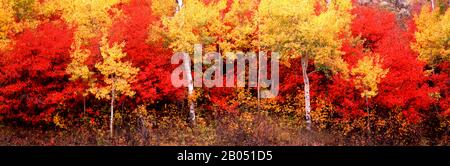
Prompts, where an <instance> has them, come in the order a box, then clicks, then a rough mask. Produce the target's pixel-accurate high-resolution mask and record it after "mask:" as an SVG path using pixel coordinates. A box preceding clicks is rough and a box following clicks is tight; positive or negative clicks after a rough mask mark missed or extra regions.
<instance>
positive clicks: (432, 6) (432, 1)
mask: <svg viewBox="0 0 450 166" xmlns="http://www.w3.org/2000/svg"><path fill="white" fill-rule="evenodd" d="M434 7H435V4H434V0H431V9H433V10H434Z"/></svg>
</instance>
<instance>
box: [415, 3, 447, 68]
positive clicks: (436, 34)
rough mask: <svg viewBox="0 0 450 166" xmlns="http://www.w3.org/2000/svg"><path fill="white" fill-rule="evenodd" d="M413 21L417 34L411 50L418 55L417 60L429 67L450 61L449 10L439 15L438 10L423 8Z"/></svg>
mask: <svg viewBox="0 0 450 166" xmlns="http://www.w3.org/2000/svg"><path fill="white" fill-rule="evenodd" d="M414 20H415V23H416V25H417V32H416V33H415V37H416V42H415V43H413V44H412V48H413V49H414V50H416V51H417V52H418V53H419V58H420V59H421V60H423V61H425V62H427V63H428V64H430V65H431V66H433V65H436V64H438V63H440V62H442V61H450V47H449V45H450V10H448V9H447V11H446V12H445V13H444V14H441V13H440V11H439V9H435V10H431V9H430V7H429V6H424V7H423V8H422V11H421V13H420V15H417V16H415V18H414Z"/></svg>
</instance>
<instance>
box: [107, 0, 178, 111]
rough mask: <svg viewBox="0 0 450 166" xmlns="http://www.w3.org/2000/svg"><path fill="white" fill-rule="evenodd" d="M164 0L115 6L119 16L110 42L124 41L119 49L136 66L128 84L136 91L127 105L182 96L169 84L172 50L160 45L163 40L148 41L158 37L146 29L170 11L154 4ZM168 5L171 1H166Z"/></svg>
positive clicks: (143, 103)
mask: <svg viewBox="0 0 450 166" xmlns="http://www.w3.org/2000/svg"><path fill="white" fill-rule="evenodd" d="M168 2H169V1H153V2H152V1H148V0H131V1H130V2H129V3H126V4H124V5H122V6H120V7H118V8H119V10H121V11H122V13H123V17H121V18H120V19H116V20H115V21H114V22H113V25H112V26H111V29H110V30H109V31H110V32H109V34H111V36H110V38H109V39H110V42H118V43H121V42H126V43H127V44H126V45H125V47H124V48H123V52H125V53H127V57H125V60H128V61H129V62H131V63H132V64H133V66H134V67H138V68H139V69H140V71H139V73H138V75H137V76H136V81H135V82H133V83H132V89H133V91H135V92H136V95H135V98H134V99H133V101H134V102H126V103H128V106H129V107H135V106H137V105H146V106H150V105H151V106H157V105H156V104H157V103H164V102H171V101H177V100H179V99H180V98H182V97H181V96H182V95H184V92H183V91H182V89H180V88H175V87H173V86H169V85H170V84H171V80H170V73H171V71H172V70H173V68H174V65H171V63H170V58H171V56H172V51H171V50H170V49H166V48H164V42H163V40H160V39H157V40H155V41H151V42H149V40H148V39H149V38H158V36H157V35H158V34H157V33H154V32H153V31H150V32H149V29H150V28H153V26H155V25H157V24H159V23H160V21H161V20H160V17H158V15H162V13H163V12H168V11H170V10H167V9H169V8H171V7H161V8H162V9H159V7H158V5H162V6H164V5H165V4H164V3H168ZM170 2H172V1H170ZM152 3H153V5H152ZM155 3H156V4H155ZM157 3H163V4H157ZM170 4H174V3H173V2H172V3H168V5H170ZM152 7H156V9H152ZM172 9H173V8H172ZM119 102H124V101H119Z"/></svg>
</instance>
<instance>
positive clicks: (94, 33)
mask: <svg viewBox="0 0 450 166" xmlns="http://www.w3.org/2000/svg"><path fill="white" fill-rule="evenodd" d="M125 2H127V0H48V1H46V2H44V3H42V4H41V7H40V14H41V15H44V16H47V17H49V16H51V15H54V14H56V13H60V14H61V17H62V19H64V20H65V21H66V22H67V23H69V24H70V25H71V26H73V27H76V31H75V34H74V43H73V45H72V55H71V57H72V62H71V63H70V64H69V66H68V68H67V70H66V71H67V73H69V74H71V76H72V77H71V79H72V80H75V79H78V78H83V79H88V78H89V77H90V75H91V73H90V72H89V69H88V67H87V65H86V64H85V62H86V60H87V59H88V57H89V56H90V52H89V51H88V50H86V49H83V48H82V46H85V45H88V44H90V43H89V41H90V39H92V38H95V37H99V34H102V33H104V32H106V31H107V30H108V29H109V28H110V27H111V25H112V22H113V20H114V19H115V18H117V17H120V16H122V15H121V12H120V11H119V10H118V9H117V8H115V7H114V5H117V4H119V3H125ZM111 13H112V14H111Z"/></svg>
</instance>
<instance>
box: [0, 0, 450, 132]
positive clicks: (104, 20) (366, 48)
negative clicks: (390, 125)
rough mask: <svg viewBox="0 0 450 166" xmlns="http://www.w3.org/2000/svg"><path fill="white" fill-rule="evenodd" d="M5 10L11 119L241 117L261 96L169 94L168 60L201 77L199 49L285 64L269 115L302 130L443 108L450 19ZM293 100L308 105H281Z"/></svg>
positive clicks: (49, 6)
mask: <svg viewBox="0 0 450 166" xmlns="http://www.w3.org/2000/svg"><path fill="white" fill-rule="evenodd" d="M17 2H21V3H17ZM177 6H178V7H177ZM0 7H1V13H2V15H0V49H1V51H2V52H1V55H2V59H1V63H0V68H1V69H2V70H1V72H2V76H0V89H1V90H0V108H1V111H0V112H2V114H3V113H4V114H3V115H5V116H3V117H6V118H11V119H26V120H24V121H26V122H28V121H33V122H47V123H50V122H51V121H52V120H51V119H52V117H54V116H55V115H56V113H57V112H64V113H59V114H57V115H58V117H64V115H68V114H78V113H80V112H83V113H82V114H83V115H80V116H85V115H86V114H89V113H90V112H94V113H92V116H94V115H95V116H97V115H98V114H100V112H101V110H105V108H110V110H109V111H108V112H109V113H113V112H115V111H119V112H120V111H124V110H126V109H128V108H129V109H130V110H132V109H135V108H137V107H139V108H149V107H153V106H155V105H164V104H170V103H172V102H173V103H177V102H179V101H183V100H186V101H188V102H189V104H187V105H188V107H189V111H190V114H191V117H192V118H191V120H192V121H195V118H194V117H196V116H197V114H196V113H197V112H196V110H203V109H210V107H204V106H202V105H204V104H206V105H211V104H209V103H211V102H213V103H215V104H212V106H211V107H214V109H216V110H217V108H220V109H223V110H238V109H245V108H246V107H245V106H243V105H245V103H244V102H241V100H242V98H249V100H250V99H251V100H255V101H258V99H259V97H260V93H261V90H265V89H264V88H267V87H263V88H262V89H260V88H261V87H257V90H255V88H253V87H244V88H242V87H241V88H228V89H225V88H224V89H220V90H217V89H205V88H198V87H199V86H197V88H196V87H195V86H194V84H195V80H193V79H194V78H191V80H192V81H191V82H190V83H188V90H186V89H183V88H176V87H174V86H172V85H171V72H172V71H173V70H174V69H175V67H176V66H174V65H172V64H171V63H170V60H171V57H172V55H173V53H176V52H186V53H188V54H189V55H191V57H188V58H186V59H191V60H192V61H193V62H194V63H191V64H188V65H186V66H185V67H183V68H184V69H185V71H186V72H187V71H189V72H190V73H191V74H186V75H192V76H193V77H195V76H196V72H197V71H198V69H196V66H195V62H198V59H199V58H198V57H197V58H196V57H192V55H194V52H195V50H194V45H195V44H201V46H202V50H201V51H200V52H201V53H200V54H201V55H205V54H206V53H208V52H217V53H219V55H220V58H223V59H226V58H230V57H232V58H231V59H233V57H234V58H236V57H237V56H238V54H245V53H248V52H255V53H257V54H258V53H261V52H267V53H268V55H269V54H270V53H271V52H280V61H281V63H280V64H282V65H281V66H280V74H281V75H280V93H281V95H280V96H278V98H275V99H273V101H272V102H273V103H276V104H278V105H276V104H275V105H276V106H273V107H270V109H268V111H275V112H282V111H286V109H285V107H281V106H280V105H282V104H285V105H292V109H295V110H300V111H298V112H302V114H303V115H302V118H303V119H307V128H312V127H313V126H312V124H313V123H318V121H316V120H315V119H318V118H317V117H318V116H317V115H315V114H318V113H320V112H321V111H322V112H323V111H329V112H337V113H336V116H335V117H333V118H335V119H333V122H336V121H337V122H336V123H339V124H340V123H341V122H342V123H344V122H343V121H344V120H342V119H345V120H347V121H345V123H346V124H349V126H352V127H353V126H356V125H353V124H352V123H350V122H349V121H351V120H353V119H358V118H361V117H367V112H369V110H370V111H371V114H376V117H377V118H380V119H377V120H380V121H382V120H386V119H383V118H386V117H393V116H388V115H385V113H386V112H389V113H392V114H395V116H397V115H398V117H405V118H404V119H413V120H411V121H416V120H417V119H420V117H421V116H420V115H422V114H423V115H425V114H426V111H427V110H430V108H433V110H438V111H437V112H439V113H442V114H444V113H443V112H448V108H449V107H448V98H449V97H448V85H447V83H446V82H448V73H447V72H448V64H447V63H448V60H449V47H448V42H449V41H448V39H449V36H450V34H449V33H450V31H449V21H450V20H449V18H450V17H449V16H450V13H449V12H448V10H446V9H445V8H443V9H435V10H430V9H429V7H428V6H425V7H423V10H422V11H421V12H420V13H417V14H416V16H415V17H413V18H408V19H410V20H406V21H405V22H407V21H410V25H406V24H404V25H403V27H401V26H399V24H400V23H399V22H398V20H396V17H395V14H393V13H392V12H389V11H386V10H385V9H381V8H378V7H364V6H359V5H358V4H356V3H353V2H352V1H350V0H337V1H321V0H277V1H273V0H245V1H244V0H184V1H183V5H181V4H177V3H176V1H170V0H169V1H166V0H152V1H149V0H126V1H125V0H123V1H122V0H101V1H93V0H47V1H31V0H17V1H14V0H1V4H0ZM17 8H23V10H20V12H23V13H18V12H19V10H15V9H17ZM25 9H26V10H25ZM19 17H20V18H19ZM45 34H48V35H45ZM58 35H59V36H61V37H59V38H57V37H55V36H58ZM410 46H411V47H410ZM227 53H231V54H227ZM417 57H418V58H417ZM200 58H202V59H203V58H205V57H202V56H201V57H200ZM16 60H17V61H16ZM20 61H23V62H24V63H23V64H21V62H20ZM189 61H190V60H189ZM25 62H26V64H25ZM209 65H211V66H213V65H214V63H211V64H209ZM244 66H246V65H244ZM248 66H249V67H252V66H251V65H248ZM246 67H247V66H246ZM217 68H223V67H217ZM260 76H261V75H260V74H259V73H257V77H258V78H259V77H260ZM272 78H273V77H272ZM245 79H247V78H245ZM245 79H244V81H245ZM257 80H259V79H257ZM233 81H234V80H233ZM236 81H237V80H236ZM292 87H294V88H292ZM245 88H247V89H245ZM186 91H187V92H188V93H187V94H186ZM299 93H300V94H299ZM224 94H227V95H224ZM242 94H245V95H248V96H249V97H248V96H245V95H242ZM288 95H292V96H294V97H296V98H299V96H300V98H303V99H301V100H298V101H296V102H298V103H287V104H286V103H282V102H281V101H282V100H283V99H284V98H287V97H286V96H288ZM242 96H245V97H242ZM430 96H433V97H430ZM105 101H106V102H105ZM277 102H278V103H277ZM299 102H301V103H299ZM9 103H12V104H9ZM161 103H163V104H161ZM280 103H282V104H280ZM317 103H322V105H320V104H317ZM117 105H121V106H122V108H121V109H123V110H121V109H117V110H114V108H117ZM324 105H326V106H327V108H326V109H325V106H324ZM297 107H302V108H297ZM303 107H304V108H303ZM155 108H156V106H155ZM322 108H323V109H322ZM183 109H186V108H183ZM68 110H70V111H68ZM74 110H76V111H74ZM92 110H94V111H92ZM244 111H245V110H244ZM74 112H76V113H74ZM402 112H405V114H404V115H403V113H402ZM80 114H81V113H80ZM330 114H331V113H330ZM386 114H387V113H386ZM108 116H109V117H110V118H111V117H114V115H108ZM407 117H409V118H407ZM417 117H419V118H417ZM30 119H31V120H30ZM336 119H337V120H336ZM349 119H351V120H349ZM341 120H342V121H341ZM417 121H418V120H417ZM110 122H111V123H110V125H111V124H112V123H113V119H111V120H110ZM379 124H383V123H381V122H380V123H379ZM364 126H366V125H364ZM355 130H356V129H355Z"/></svg>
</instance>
